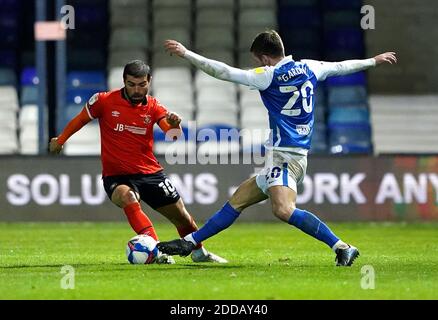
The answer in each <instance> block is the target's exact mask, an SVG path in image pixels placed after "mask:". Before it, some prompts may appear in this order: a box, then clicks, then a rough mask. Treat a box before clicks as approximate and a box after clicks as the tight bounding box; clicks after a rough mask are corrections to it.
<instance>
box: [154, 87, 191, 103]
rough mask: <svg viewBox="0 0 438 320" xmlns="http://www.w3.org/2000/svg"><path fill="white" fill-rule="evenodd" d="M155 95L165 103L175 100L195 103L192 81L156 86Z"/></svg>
mask: <svg viewBox="0 0 438 320" xmlns="http://www.w3.org/2000/svg"><path fill="white" fill-rule="evenodd" d="M153 92H154V96H156V97H157V99H158V100H160V101H162V102H163V103H166V104H167V103H168V104H171V103H173V102H178V103H186V104H190V105H191V104H193V92H192V87H191V85H190V83H187V84H185V85H184V86H183V85H179V86H174V87H170V86H160V87H154V91H153Z"/></svg>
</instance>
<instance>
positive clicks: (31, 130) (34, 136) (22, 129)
mask: <svg viewBox="0 0 438 320" xmlns="http://www.w3.org/2000/svg"><path fill="white" fill-rule="evenodd" d="M18 121H19V123H18V124H19V142H20V154H23V155H35V154H38V152H39V150H38V138H39V137H38V106H37V105H25V106H23V107H21V108H20V111H19V120H18Z"/></svg>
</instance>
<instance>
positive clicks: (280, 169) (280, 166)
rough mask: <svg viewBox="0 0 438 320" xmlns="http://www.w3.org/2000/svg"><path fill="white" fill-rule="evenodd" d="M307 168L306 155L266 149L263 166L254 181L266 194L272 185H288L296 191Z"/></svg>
mask: <svg viewBox="0 0 438 320" xmlns="http://www.w3.org/2000/svg"><path fill="white" fill-rule="evenodd" d="M306 170H307V156H304V155H300V154H297V153H294V152H288V151H276V150H271V151H267V154H266V162H265V168H264V169H263V170H262V171H261V172H260V173H259V174H258V175H257V177H256V182H257V186H258V187H259V188H260V190H262V191H263V193H265V194H266V195H269V194H268V189H269V188H271V187H274V186H285V187H289V188H291V189H292V190H294V191H295V192H297V190H298V189H297V185H298V184H300V183H301V182H303V179H304V176H305V175H306Z"/></svg>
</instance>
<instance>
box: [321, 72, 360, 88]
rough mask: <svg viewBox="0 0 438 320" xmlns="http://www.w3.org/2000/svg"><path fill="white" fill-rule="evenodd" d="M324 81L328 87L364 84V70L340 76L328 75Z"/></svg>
mask: <svg viewBox="0 0 438 320" xmlns="http://www.w3.org/2000/svg"><path fill="white" fill-rule="evenodd" d="M326 83H327V86H328V87H336V86H366V74H365V72H359V73H353V74H350V75H347V76H342V77H330V78H328V79H327V81H326Z"/></svg>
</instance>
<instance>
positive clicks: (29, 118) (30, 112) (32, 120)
mask: <svg viewBox="0 0 438 320" xmlns="http://www.w3.org/2000/svg"><path fill="white" fill-rule="evenodd" d="M18 119H19V120H18V121H19V128H23V127H25V126H26V125H31V124H38V106H37V105H34V104H32V105H24V106H22V107H21V108H20V111H19V117H18Z"/></svg>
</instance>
